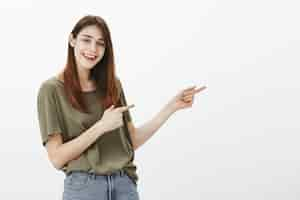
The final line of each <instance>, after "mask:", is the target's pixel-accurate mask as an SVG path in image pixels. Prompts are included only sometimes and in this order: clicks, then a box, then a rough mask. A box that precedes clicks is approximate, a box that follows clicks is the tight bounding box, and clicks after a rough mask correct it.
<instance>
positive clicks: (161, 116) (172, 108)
mask: <svg viewBox="0 0 300 200" xmlns="http://www.w3.org/2000/svg"><path fill="white" fill-rule="evenodd" d="M205 88H206V86H204V87H201V88H199V89H195V86H193V87H188V88H186V89H184V90H181V91H180V92H179V93H178V94H176V95H175V96H174V97H173V98H172V99H171V100H170V101H169V102H168V103H167V104H166V106H164V107H163V108H162V109H161V110H160V111H159V113H158V114H157V115H155V116H154V118H152V119H151V120H150V121H149V122H147V123H145V124H143V125H142V126H140V127H138V128H135V127H134V125H133V124H132V123H131V122H128V129H129V133H130V138H131V140H132V143H133V149H134V150H136V149H137V148H138V147H140V146H141V145H143V144H144V143H145V142H146V141H147V140H148V139H149V138H150V137H151V136H152V135H154V133H155V132H156V131H157V130H158V129H159V128H160V127H161V126H162V125H163V124H164V123H165V122H166V121H167V119H168V118H169V117H170V116H171V115H172V114H173V113H175V112H176V111H178V110H180V109H185V108H190V107H192V105H193V102H194V95H195V94H196V93H198V92H200V91H202V90H204V89H205Z"/></svg>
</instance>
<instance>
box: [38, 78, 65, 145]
mask: <svg viewBox="0 0 300 200" xmlns="http://www.w3.org/2000/svg"><path fill="white" fill-rule="evenodd" d="M57 110H58V108H57V102H56V98H55V86H54V85H51V84H46V83H43V84H42V86H41V87H40V89H39V91H38V97H37V111H38V121H39V127H40V134H41V138H42V144H43V146H45V144H46V143H47V141H48V137H49V135H52V134H54V133H59V134H61V133H62V126H61V122H60V120H59V119H60V118H59V113H58V112H57Z"/></svg>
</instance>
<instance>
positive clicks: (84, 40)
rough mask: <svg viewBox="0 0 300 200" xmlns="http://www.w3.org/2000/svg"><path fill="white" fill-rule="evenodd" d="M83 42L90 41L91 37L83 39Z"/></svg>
mask: <svg viewBox="0 0 300 200" xmlns="http://www.w3.org/2000/svg"><path fill="white" fill-rule="evenodd" d="M82 41H83V42H90V40H89V39H82Z"/></svg>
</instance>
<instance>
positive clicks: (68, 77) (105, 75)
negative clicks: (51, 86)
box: [63, 15, 120, 113]
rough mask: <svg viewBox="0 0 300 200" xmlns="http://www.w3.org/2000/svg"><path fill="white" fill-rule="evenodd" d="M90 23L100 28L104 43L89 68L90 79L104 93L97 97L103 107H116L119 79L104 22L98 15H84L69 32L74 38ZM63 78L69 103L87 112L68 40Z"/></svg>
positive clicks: (118, 94) (118, 95) (107, 30)
mask: <svg viewBox="0 0 300 200" xmlns="http://www.w3.org/2000/svg"><path fill="white" fill-rule="evenodd" d="M90 25H96V26H97V27H99V28H100V29H101V30H102V33H103V37H104V44H105V52H104V55H103V57H102V59H101V60H100V61H99V62H98V63H97V64H96V65H95V66H94V67H93V69H91V72H90V79H91V80H94V81H95V83H96V87H97V89H100V90H101V91H102V92H101V94H104V95H101V96H100V97H99V103H101V104H102V105H103V108H104V109H106V108H108V107H110V106H111V105H112V104H114V105H115V107H116V105H117V103H118V100H119V97H120V90H118V87H117V84H119V82H118V81H119V80H118V79H117V77H116V76H115V63H114V55H113V47H112V41H111V37H110V31H109V29H108V26H107V24H106V22H105V21H104V19H103V18H101V17H99V16H93V15H86V16H84V17H82V18H81V19H80V20H79V21H78V22H77V23H76V24H75V26H74V28H73V30H72V32H71V33H72V35H73V37H74V38H76V37H77V35H78V33H79V32H80V31H81V30H82V29H83V28H85V27H86V26H90ZM63 80H64V89H65V91H66V94H67V98H68V100H69V102H70V103H71V105H72V106H73V107H74V108H76V109H78V110H80V111H81V112H85V113H88V111H87V107H86V104H85V102H84V100H83V98H82V96H81V94H82V93H81V86H80V82H79V78H78V72H77V68H76V62H75V56H74V49H73V47H72V46H71V45H70V43H69V42H68V57H67V63H66V66H65V68H64V71H63Z"/></svg>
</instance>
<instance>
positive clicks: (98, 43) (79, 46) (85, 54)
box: [69, 25, 105, 71]
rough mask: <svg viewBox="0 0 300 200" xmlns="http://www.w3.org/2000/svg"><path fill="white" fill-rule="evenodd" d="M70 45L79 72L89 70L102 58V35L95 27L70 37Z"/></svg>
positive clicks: (85, 28) (86, 28)
mask: <svg viewBox="0 0 300 200" xmlns="http://www.w3.org/2000/svg"><path fill="white" fill-rule="evenodd" d="M69 42H70V45H71V46H72V47H73V48H74V55H75V60H76V65H77V68H79V71H82V70H91V69H92V68H93V67H94V66H95V65H96V64H97V63H98V62H99V61H100V60H101V59H102V57H103V55H104V51H105V43H104V38H103V33H102V31H101V30H100V28H99V27H98V26H96V25H90V26H86V27H84V28H83V29H82V30H81V31H80V32H79V33H78V35H77V36H76V38H74V37H73V35H72V34H71V35H70V38H69Z"/></svg>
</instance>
